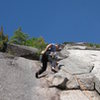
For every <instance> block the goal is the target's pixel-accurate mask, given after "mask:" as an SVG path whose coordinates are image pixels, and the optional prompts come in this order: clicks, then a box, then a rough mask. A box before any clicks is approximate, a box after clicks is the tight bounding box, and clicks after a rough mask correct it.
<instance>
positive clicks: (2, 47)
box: [0, 27, 8, 52]
mask: <svg viewBox="0 0 100 100" xmlns="http://www.w3.org/2000/svg"><path fill="white" fill-rule="evenodd" d="M7 42H8V35H4V33H3V27H1V31H0V51H3V52H5V51H6V48H7Z"/></svg>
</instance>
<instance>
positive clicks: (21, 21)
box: [0, 0, 100, 43]
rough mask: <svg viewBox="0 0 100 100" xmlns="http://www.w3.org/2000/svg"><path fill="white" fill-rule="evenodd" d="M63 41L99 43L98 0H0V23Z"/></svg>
mask: <svg viewBox="0 0 100 100" xmlns="http://www.w3.org/2000/svg"><path fill="white" fill-rule="evenodd" d="M1 25H2V26H3V28H4V33H7V34H8V35H9V37H10V36H12V35H13V33H14V31H15V30H16V29H17V28H18V27H20V26H21V27H22V31H23V32H25V33H28V34H29V35H30V36H31V37H32V36H33V37H40V36H42V37H44V39H45V41H46V42H48V43H50V42H57V43H62V42H64V41H72V42H92V43H100V0H0V26H1Z"/></svg>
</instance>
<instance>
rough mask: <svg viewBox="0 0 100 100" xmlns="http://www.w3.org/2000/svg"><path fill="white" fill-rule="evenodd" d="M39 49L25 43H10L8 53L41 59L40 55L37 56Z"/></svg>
mask: <svg viewBox="0 0 100 100" xmlns="http://www.w3.org/2000/svg"><path fill="white" fill-rule="evenodd" d="M38 51H39V50H38V49H36V48H32V47H29V46H23V45H16V44H8V46H7V52H8V53H10V54H12V55H15V56H19V57H25V58H28V59H39V57H38V56H37V53H38Z"/></svg>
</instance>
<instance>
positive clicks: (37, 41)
mask: <svg viewBox="0 0 100 100" xmlns="http://www.w3.org/2000/svg"><path fill="white" fill-rule="evenodd" d="M9 43H14V44H19V45H26V46H31V47H35V48H38V49H39V53H40V52H41V51H42V50H43V49H44V48H45V47H46V45H47V44H46V43H45V41H44V39H43V38H42V37H39V38H35V37H32V38H29V36H28V35H27V34H25V33H23V32H22V31H21V28H18V30H16V31H15V32H14V36H12V37H11V39H10V40H9Z"/></svg>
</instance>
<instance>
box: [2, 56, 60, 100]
mask: <svg viewBox="0 0 100 100" xmlns="http://www.w3.org/2000/svg"><path fill="white" fill-rule="evenodd" d="M2 58H4V57H3V55H2ZM9 61H11V62H9ZM39 67H40V63H39V62H38V61H32V60H27V59H25V58H21V57H15V58H14V59H9V58H6V59H0V100H41V99H43V100H58V98H59V96H58V92H57V91H58V90H57V89H56V88H50V89H49V88H48V84H47V81H46V80H45V79H44V78H42V79H36V78H35V73H36V71H37V70H38V69H39Z"/></svg>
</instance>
